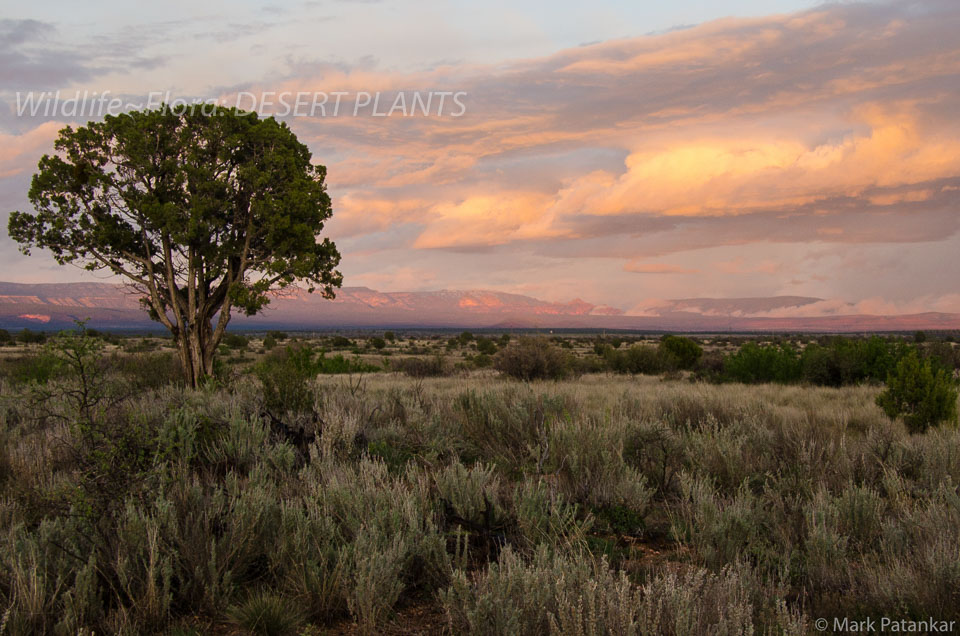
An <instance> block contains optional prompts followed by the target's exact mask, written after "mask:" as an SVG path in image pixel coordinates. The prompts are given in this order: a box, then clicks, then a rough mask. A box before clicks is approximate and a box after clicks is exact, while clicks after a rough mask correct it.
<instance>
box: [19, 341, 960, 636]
mask: <svg viewBox="0 0 960 636" xmlns="http://www.w3.org/2000/svg"><path fill="white" fill-rule="evenodd" d="M374 338H376V340H374ZM617 339H619V341H617ZM617 339H615V338H613V337H607V338H603V337H597V336H595V335H588V336H571V337H555V338H554V339H553V340H551V339H549V338H547V337H542V338H532V337H528V336H519V337H518V336H513V337H510V336H506V335H503V336H501V335H499V334H498V335H480V336H474V335H473V334H467V333H465V334H461V336H459V337H456V338H449V337H440V336H437V337H428V336H417V337H413V338H411V337H405V336H404V334H402V333H396V334H395V333H392V332H390V333H389V334H386V333H385V334H376V335H373V336H369V337H360V336H356V335H347V336H343V335H341V336H336V337H327V338H323V339H315V340H312V341H305V340H303V339H301V340H295V338H294V337H293V336H291V335H290V334H284V333H279V332H272V333H270V334H265V335H250V336H238V337H237V338H231V339H230V340H228V341H226V342H225V344H224V346H225V349H224V352H223V353H222V355H221V356H220V358H219V360H220V362H219V363H218V367H217V375H216V379H215V380H213V381H210V382H208V383H207V384H206V385H205V386H204V388H202V389H200V390H195V389H191V388H187V387H186V386H185V383H184V381H183V380H182V378H181V377H180V375H179V373H180V372H179V363H178V361H177V359H176V357H175V354H174V353H172V352H171V351H165V350H164V349H163V346H164V342H163V341H161V340H160V339H157V338H141V337H136V338H117V337H115V336H110V335H103V334H96V333H92V334H91V333H89V332H84V331H83V330H79V331H77V332H75V333H72V334H61V335H59V336H55V337H51V338H47V343H46V344H44V345H41V344H37V343H36V342H35V340H36V339H34V341H32V342H31V343H30V344H26V343H24V342H23V340H22V339H21V344H20V345H18V346H19V347H20V348H19V349H16V350H14V348H13V347H5V348H4V350H5V351H7V352H6V353H5V354H4V355H5V357H4V358H2V363H0V364H2V365H3V366H2V368H0V376H2V377H0V398H2V403H0V417H2V426H0V614H2V617H0V633H10V634H35V633H36V634H43V633H49V634H78V633H85V634H89V633H94V632H95V633H128V634H143V633H179V634H192V633H255V634H321V633H365V634H372V633H385V632H386V633H444V632H445V633H455V634H550V633H554V634H706V633H717V634H744V633H758V634H767V633H769V634H780V633H783V634H804V633H816V632H815V629H814V627H813V621H814V620H815V619H816V618H819V617H833V616H846V617H850V618H851V619H857V618H864V617H871V616H872V617H876V616H881V615H883V616H895V617H898V618H917V619H921V618H928V617H931V616H932V617H935V618H937V619H940V620H960V548H958V546H960V491H958V486H957V485H958V484H960V432H958V430H957V427H956V408H957V390H956V379H955V378H956V367H957V364H956V361H957V355H956V354H957V348H956V345H955V343H953V342H951V341H947V340H943V339H941V340H931V339H925V340H926V341H924V342H917V341H919V340H921V339H920V338H919V337H917V338H909V339H904V338H890V339H886V338H874V339H835V338H824V339H812V338H809V337H807V338H805V339H804V340H803V341H802V342H799V341H797V340H796V339H794V340H793V341H788V340H785V339H784V340H781V341H778V342H772V341H771V342H759V343H758V342H755V341H753V340H747V341H744V342H735V341H731V340H730V339H725V340H718V339H716V338H714V339H706V338H703V339H698V340H697V341H694V340H693V339H689V338H682V337H671V338H662V339H660V338H658V339H641V338H639V337H634V338H632V340H631V339H629V338H628V337H622V338H621V337H619V336H618V337H617ZM813 340H817V341H816V342H814V341H813ZM516 378H519V379H516ZM542 378H546V379H542ZM885 384H886V385H887V386H885Z"/></svg>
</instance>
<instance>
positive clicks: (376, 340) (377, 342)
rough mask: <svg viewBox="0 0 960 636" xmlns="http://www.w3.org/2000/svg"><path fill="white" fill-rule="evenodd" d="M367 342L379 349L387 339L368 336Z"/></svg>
mask: <svg viewBox="0 0 960 636" xmlns="http://www.w3.org/2000/svg"><path fill="white" fill-rule="evenodd" d="M367 342H368V343H369V344H370V346H371V347H373V348H374V349H376V350H377V351H380V350H381V349H383V348H384V347H386V346H387V341H386V340H384V339H383V338H378V337H377V336H374V337H372V338H370V339H369V340H367Z"/></svg>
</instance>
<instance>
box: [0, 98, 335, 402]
mask: <svg viewBox="0 0 960 636" xmlns="http://www.w3.org/2000/svg"><path fill="white" fill-rule="evenodd" d="M54 147H55V149H56V151H57V152H56V154H53V155H44V156H43V157H42V158H41V159H40V163H39V166H38V172H37V174H36V175H34V177H33V180H32V182H31V186H30V191H29V195H28V196H29V199H30V202H31V204H32V205H33V207H34V210H35V212H34V213H24V212H13V213H11V214H10V217H9V223H8V231H9V234H10V236H11V238H13V239H14V240H15V241H16V242H17V243H19V244H20V247H21V250H22V251H23V252H24V253H29V251H30V249H31V248H35V247H40V248H46V249H48V250H50V251H51V252H52V253H53V256H54V258H55V259H56V261H57V262H58V263H60V264H66V263H77V264H79V265H81V266H83V267H84V268H85V269H88V270H108V271H110V272H111V273H113V274H115V275H118V276H122V277H125V278H126V279H128V281H129V282H130V283H131V284H132V285H133V286H134V288H135V289H137V291H138V292H139V293H140V294H141V298H142V301H141V302H142V303H143V305H144V306H145V307H146V308H147V309H148V310H149V313H150V316H151V317H152V318H153V319H154V320H157V321H159V322H161V323H163V324H164V326H165V327H167V328H168V329H169V330H170V332H171V334H172V335H173V336H174V338H175V339H176V341H177V342H178V344H179V346H180V349H181V350H182V351H183V355H182V358H181V361H182V363H183V365H184V372H185V375H186V376H187V377H188V378H189V380H190V382H191V384H192V385H193V386H194V387H199V386H200V385H201V384H202V380H203V378H204V377H205V376H207V375H209V374H210V373H211V372H212V368H213V355H214V352H215V351H216V348H217V345H218V344H219V340H220V338H221V337H222V334H223V330H224V329H225V328H226V325H227V322H228V321H229V318H230V315H231V312H232V311H233V310H234V309H235V310H237V311H242V312H243V313H245V314H246V315H253V314H256V313H259V312H260V311H261V310H262V309H263V308H264V307H265V306H266V305H267V304H268V303H269V299H270V295H269V294H270V292H271V291H272V290H275V289H277V288H282V287H286V286H288V285H290V284H293V283H295V282H297V281H303V282H305V283H307V284H308V285H309V286H310V291H312V290H313V289H314V288H319V289H320V290H321V292H322V293H323V294H324V296H326V297H332V296H333V290H334V288H336V287H339V286H340V284H341V281H342V276H341V275H340V273H339V272H337V271H336V269H335V267H336V266H337V264H338V263H339V260H340V254H339V252H338V251H337V249H336V246H335V245H334V244H333V243H332V242H330V240H329V239H323V240H317V236H318V234H319V233H320V232H321V230H322V229H323V225H324V222H325V221H326V220H327V219H328V218H330V215H331V206H330V198H329V196H328V195H327V192H326V186H325V183H324V180H325V177H326V168H324V167H323V166H318V165H315V164H314V163H312V162H311V156H310V151H309V149H308V148H307V147H306V146H305V145H304V144H302V143H300V142H299V141H298V140H297V138H296V136H295V135H294V134H293V132H292V131H291V130H290V129H289V128H288V127H287V125H286V124H284V123H280V122H278V121H276V120H275V119H274V118H272V117H271V118H267V119H260V118H259V116H258V115H257V114H256V113H246V112H242V111H240V110H237V109H232V108H224V107H219V106H216V107H211V106H210V105H206V106H204V107H203V108H198V107H193V106H184V107H182V108H171V107H168V106H162V107H160V108H158V109H156V110H145V111H134V112H130V113H123V114H120V115H116V116H114V115H107V116H106V117H105V118H104V119H103V120H102V121H94V122H90V123H88V124H87V125H85V126H82V127H79V128H76V129H74V128H72V127H69V126H68V127H66V128H64V129H62V130H61V131H60V134H59V136H58V137H57V140H56V142H55V144H54ZM215 315H219V318H218V323H217V325H216V327H214V325H213V322H212V321H213V319H214V316H215Z"/></svg>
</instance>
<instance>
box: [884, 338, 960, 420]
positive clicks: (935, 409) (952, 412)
mask: <svg viewBox="0 0 960 636" xmlns="http://www.w3.org/2000/svg"><path fill="white" fill-rule="evenodd" d="M877 404H878V405H879V406H880V407H881V408H882V409H883V411H884V413H886V414H887V416H888V417H890V418H891V419H893V418H897V417H903V421H904V423H905V424H906V425H907V428H908V429H909V430H910V432H912V433H922V432H924V431H926V430H927V429H928V428H930V427H931V426H937V425H938V424H940V423H942V422H954V423H955V422H956V420H957V383H956V381H955V380H954V379H953V378H952V377H950V376H949V374H948V372H947V371H946V370H944V369H936V370H935V369H934V367H933V364H931V362H930V361H929V360H920V358H919V357H918V356H917V354H916V353H915V352H914V351H911V352H910V353H908V354H907V355H906V356H904V357H903V358H902V359H901V360H900V362H899V363H898V364H897V367H896V369H895V370H894V371H893V372H892V373H891V374H890V375H889V377H888V378H887V388H886V389H885V390H884V391H883V393H881V394H880V395H879V396H878V397H877Z"/></svg>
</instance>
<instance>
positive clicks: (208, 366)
mask: <svg viewBox="0 0 960 636" xmlns="http://www.w3.org/2000/svg"><path fill="white" fill-rule="evenodd" d="M175 338H176V340H177V351H178V354H179V357H180V365H181V366H182V367H183V375H184V379H185V380H186V382H187V385H188V386H191V387H193V388H194V389H199V388H200V387H202V386H203V384H204V382H206V380H207V378H209V377H211V376H213V358H214V355H215V354H216V351H217V344H219V343H217V342H214V340H213V329H212V328H211V326H210V324H209V323H208V324H203V323H202V322H201V323H194V324H191V325H189V326H188V328H187V331H186V333H179V334H176V335H175Z"/></svg>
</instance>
